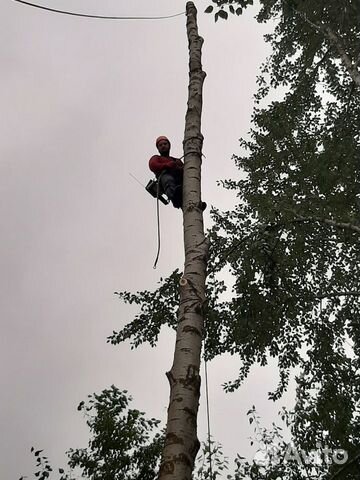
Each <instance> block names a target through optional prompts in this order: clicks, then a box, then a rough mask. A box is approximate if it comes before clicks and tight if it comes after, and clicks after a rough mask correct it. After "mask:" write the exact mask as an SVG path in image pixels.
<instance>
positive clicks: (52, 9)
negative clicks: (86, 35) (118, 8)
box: [14, 0, 185, 20]
mask: <svg viewBox="0 0 360 480" xmlns="http://www.w3.org/2000/svg"><path fill="white" fill-rule="evenodd" d="M14 2H18V3H22V4H24V5H28V6H30V7H35V8H39V9H41V10H47V11H48V12H53V13H61V14H63V15H72V16H73V17H86V18H99V19H102V20H165V19H167V18H174V17H180V15H185V12H181V13H175V14H174V15H165V16H158V17H156V16H155V17H141V16H139V17H136V16H134V17H124V16H108V15H90V14H87V13H77V12H68V11H67V10H58V9H56V8H50V7H45V6H44V5H38V4H36V3H31V2H27V1H25V0H14Z"/></svg>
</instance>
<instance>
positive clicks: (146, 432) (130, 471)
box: [20, 385, 164, 480]
mask: <svg viewBox="0 0 360 480" xmlns="http://www.w3.org/2000/svg"><path fill="white" fill-rule="evenodd" d="M131 400H132V398H131V397H130V396H129V395H128V392H127V391H126V390H124V391H121V390H119V389H118V388H117V387H115V386H114V385H112V386H111V387H110V388H109V389H106V390H103V391H102V392H101V393H100V394H96V393H94V394H92V395H89V396H88V400H87V402H84V401H83V402H81V403H80V404H79V406H78V410H79V411H81V412H82V413H83V414H84V415H85V418H86V423H87V425H88V426H89V429H90V439H89V443H88V447H87V448H80V449H79V448H77V449H70V450H69V451H68V452H67V455H68V467H69V468H68V472H65V470H64V469H62V468H60V469H58V474H57V473H56V474H55V472H53V468H52V467H51V466H50V463H49V460H48V458H47V457H45V456H42V455H40V454H41V452H42V451H43V450H38V451H36V452H34V448H33V447H32V449H31V451H32V452H34V455H35V459H36V467H37V471H36V472H35V473H34V477H35V479H37V480H47V479H49V480H50V475H51V472H53V475H52V477H51V478H53V479H54V478H55V475H56V478H57V479H58V480H75V478H76V476H75V473H74V472H76V471H79V472H81V478H83V479H88V480H155V478H156V477H157V470H158V466H159V461H160V455H161V451H162V447H163V442H164V433H163V431H162V430H160V428H159V424H160V420H156V419H154V418H151V419H147V418H146V417H145V416H144V413H143V412H140V411H139V410H136V409H131V408H129V404H130V402H131ZM23 478H26V477H22V479H23ZM20 480H21V479H20Z"/></svg>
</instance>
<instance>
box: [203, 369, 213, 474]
mask: <svg viewBox="0 0 360 480" xmlns="http://www.w3.org/2000/svg"><path fill="white" fill-rule="evenodd" d="M204 363H205V397H206V417H207V430H208V431H207V437H208V448H209V473H210V480H212V478H213V475H212V451H211V431H210V407H209V382H208V373H207V362H206V360H205V361H204Z"/></svg>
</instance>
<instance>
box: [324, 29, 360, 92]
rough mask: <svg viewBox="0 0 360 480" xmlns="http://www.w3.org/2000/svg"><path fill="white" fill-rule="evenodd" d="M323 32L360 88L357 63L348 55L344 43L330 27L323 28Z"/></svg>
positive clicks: (359, 73) (359, 74)
mask: <svg viewBox="0 0 360 480" xmlns="http://www.w3.org/2000/svg"><path fill="white" fill-rule="evenodd" d="M321 30H322V31H323V32H324V34H325V36H326V37H327V38H328V39H329V40H330V42H331V43H332V45H333V46H334V47H335V48H336V50H337V52H338V54H339V56H340V59H341V61H342V64H343V65H344V67H345V68H346V70H347V71H348V72H349V75H350V76H351V78H352V79H353V81H354V82H355V83H356V85H357V86H358V87H360V72H359V71H358V69H357V63H358V62H357V61H356V62H355V63H353V62H352V60H351V57H350V55H348V54H347V53H346V51H345V48H344V45H343V42H342V40H341V38H339V37H338V36H337V35H336V34H335V32H333V31H332V30H331V28H330V27H329V26H327V27H325V28H321Z"/></svg>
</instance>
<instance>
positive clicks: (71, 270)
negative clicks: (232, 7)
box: [0, 0, 278, 480]
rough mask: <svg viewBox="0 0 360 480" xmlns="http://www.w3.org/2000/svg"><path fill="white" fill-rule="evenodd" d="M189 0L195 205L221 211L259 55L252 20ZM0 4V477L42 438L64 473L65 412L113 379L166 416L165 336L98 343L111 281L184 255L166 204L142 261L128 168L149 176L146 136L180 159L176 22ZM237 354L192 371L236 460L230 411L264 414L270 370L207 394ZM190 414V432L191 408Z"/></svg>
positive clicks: (138, 9) (74, 421)
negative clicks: (153, 344)
mask: <svg viewBox="0 0 360 480" xmlns="http://www.w3.org/2000/svg"><path fill="white" fill-rule="evenodd" d="M42 3H43V4H46V5H49V6H52V7H54V8H65V9H69V10H74V11H83V12H88V13H102V14H109V15H137V14H138V15H167V14H172V13H177V12H181V11H183V10H184V9H185V2H184V1H178V0H173V1H172V2H171V4H170V2H169V1H167V0H157V1H155V0H154V1H151V2H150V1H149V0H138V1H135V0H133V1H132V2H127V1H124V0H106V1H105V0H102V1H101V2H99V1H98V0H66V1H65V0H63V1H60V0H58V1H50V0H48V1H47V2H45V1H42ZM195 3H196V5H197V7H198V10H199V28H200V33H201V35H202V36H203V37H204V39H205V44H204V50H203V66H204V70H205V71H206V72H207V75H208V76H207V78H206V81H205V85H204V111H203V133H204V136H205V142H204V154H205V155H206V159H205V160H204V162H203V198H204V200H206V201H207V202H208V204H213V205H216V206H218V207H222V208H226V207H228V208H229V207H231V205H232V203H233V199H232V198H231V195H230V194H229V193H228V192H224V191H222V190H221V189H220V188H219V187H217V186H216V180H217V179H219V178H226V177H234V176H237V175H238V172H237V170H236V169H235V167H234V166H233V162H232V160H231V155H232V154H233V153H235V152H237V153H239V146H238V138H239V137H240V136H242V135H245V134H246V132H247V131H248V130H249V126H250V116H251V111H252V95H253V93H254V91H255V75H256V72H257V68H258V66H259V64H260V62H261V61H262V60H263V59H264V58H265V55H266V51H267V50H266V49H267V47H266V46H265V45H264V42H263V40H262V32H263V31H264V29H261V28H260V27H259V26H258V25H257V24H256V23H255V21H254V20H253V19H252V15H251V14H252V13H253V12H251V14H249V15H245V16H244V17H243V18H237V19H235V18H234V19H233V20H232V21H231V22H227V23H225V22H219V23H218V24H214V22H213V19H212V17H210V16H208V15H204V14H203V13H202V12H203V11H204V9H205V7H206V6H207V5H208V1H207V0H206V1H197V2H195ZM1 10H2V11H1V19H0V32H1V42H0V68H1V79H0V82H1V88H0V102H1V113H2V115H1V119H0V122H1V128H0V135H1V143H0V148H1V156H0V168H1V175H0V193H1V200H2V201H1V204H0V209H1V212H0V213H1V224H2V228H1V232H2V233H1V236H2V241H1V247H0V248H1V251H0V253H1V256H0V261H1V270H0V271H1V280H0V281H1V285H0V297H1V331H2V332H1V367H0V375H1V377H0V381H1V410H0V431H1V438H0V478H1V480H10V479H17V478H19V477H20V475H30V474H31V472H32V471H33V462H32V458H31V455H30V453H29V449H30V447H31V445H34V446H36V447H38V448H45V449H46V453H47V454H48V455H49V457H50V459H51V461H52V463H53V464H54V465H55V466H63V465H64V456H63V454H64V451H65V450H66V449H67V448H69V447H78V446H85V444H86V441H87V438H88V436H87V429H86V427H85V422H84V419H83V418H82V417H81V415H80V414H79V413H78V412H77V411H76V406H77V404H78V403H79V402H80V401H81V400H83V399H86V396H87V395H88V394H90V393H92V392H95V391H96V392H98V391H100V390H101V389H103V388H106V387H108V386H109V385H110V384H112V383H114V384H115V385H117V386H118V387H120V388H126V389H128V390H129V391H130V392H131V394H132V395H133V396H134V399H135V402H134V405H135V406H136V407H138V408H140V409H142V410H145V411H146V412H147V413H148V415H151V416H155V417H158V418H161V419H163V420H165V414H166V408H167V402H168V395H169V389H168V385H167V380H166V378H165V375H164V374H165V371H166V370H167V369H169V368H170V366H171V362H172V355H173V340H174V335H173V334H172V333H171V332H166V331H165V332H164V333H163V335H162V337H161V340H160V343H159V347H158V348H156V349H151V348H149V347H147V346H145V347H141V348H140V349H138V350H137V351H131V350H130V348H129V346H128V345H120V346H118V347H111V346H109V345H107V344H106V342H105V341H106V336H107V335H109V334H110V333H111V331H112V330H118V329H120V328H121V326H123V325H124V323H125V322H126V321H128V320H130V319H131V315H132V310H131V309H130V308H128V307H125V306H124V305H122V304H121V303H120V302H119V301H118V300H117V298H116V297H115V296H114V295H113V292H114V291H118V290H123V289H127V290H140V289H145V288H146V289H151V288H154V287H155V286H156V282H157V281H158V279H159V277H160V276H165V275H167V274H169V273H171V271H172V270H173V269H174V268H177V267H179V268H180V269H181V268H182V265H183V250H182V222H181V215H180V214H179V212H178V211H176V210H174V209H173V208H171V207H166V208H162V209H161V225H162V252H161V257H160V261H159V266H158V269H157V270H155V271H154V270H153V269H152V264H153V261H154V256H155V253H156V217H155V202H154V201H153V199H152V198H151V197H150V196H149V195H148V194H146V192H145V191H144V190H143V189H142V188H141V187H140V186H139V185H138V184H137V183H136V182H135V181H134V180H133V179H132V178H131V177H130V176H129V173H130V172H131V173H132V174H134V175H135V176H136V177H138V178H139V180H140V181H141V182H143V183H146V182H147V180H148V179H149V178H150V177H151V175H150V172H149V171H148V166H147V162H148V159H149V157H150V156H151V155H152V154H153V153H155V146H154V140H155V138H156V137H157V136H158V135H160V134H161V135H167V136H169V138H171V140H172V154H173V155H175V156H176V155H178V156H181V155H182V153H181V145H182V143H181V142H182V137H183V131H184V115H185V108H186V100H187V81H188V66H187V61H188V57H187V55H188V52H187V39H186V31H185V17H179V18H175V19H171V20H164V21H158V22H155V21H149V22H145V21H138V22H124V21H118V22H117V21H102V20H88V19H81V18H72V17H65V16H62V15H55V14H51V13H47V12H43V11H40V10H35V9H32V8H29V7H26V6H23V5H20V4H18V3H15V2H13V1H11V0H8V1H6V0H3V1H2V9H1ZM205 220H206V224H207V225H209V221H210V220H209V214H208V211H207V212H206V215H205ZM237 362H238V360H236V359H234V358H232V359H229V358H224V359H220V360H217V361H215V362H212V363H211V364H210V365H209V375H210V393H211V414H212V424H213V427H212V430H213V432H212V433H213V435H214V437H215V438H216V439H217V440H219V441H221V442H223V444H224V448H225V452H226V453H227V454H229V455H233V454H234V453H236V452H238V451H239V452H245V453H249V452H250V450H249V448H248V440H247V437H248V436H249V435H250V433H251V430H250V429H249V427H248V425H247V420H246V418H245V416H244V413H245V412H246V411H247V410H248V408H249V407H251V405H252V404H253V403H256V405H257V406H258V407H259V411H260V412H261V413H262V414H263V415H265V416H269V415H270V413H272V412H276V411H277V410H278V406H277V405H275V406H274V405H273V404H272V403H270V402H269V401H267V392H268V391H269V390H270V389H271V388H273V387H274V386H275V384H276V380H277V378H276V377H275V376H274V375H273V374H272V373H271V372H272V370H269V369H262V370H260V369H258V370H256V375H254V376H252V378H251V379H250V380H249V381H248V382H247V383H246V385H245V386H244V388H243V389H241V390H240V391H239V392H237V393H235V394H233V395H225V394H224V393H223V392H222V390H221V387H220V384H221V383H222V382H224V381H225V380H227V379H229V378H232V376H233V375H236V371H237ZM269 372H270V374H269ZM203 399H204V396H202V400H203ZM199 422H200V432H201V434H202V435H203V434H204V432H205V412H204V409H203V407H201V411H200V420H199ZM203 436H204V435H203Z"/></svg>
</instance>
